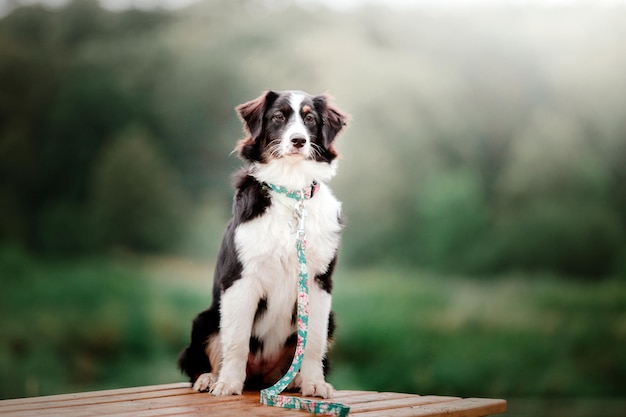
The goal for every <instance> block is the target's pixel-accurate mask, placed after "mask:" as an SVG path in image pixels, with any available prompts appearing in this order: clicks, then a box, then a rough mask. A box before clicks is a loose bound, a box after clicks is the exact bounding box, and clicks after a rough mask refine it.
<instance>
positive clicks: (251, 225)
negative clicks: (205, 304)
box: [212, 159, 341, 397]
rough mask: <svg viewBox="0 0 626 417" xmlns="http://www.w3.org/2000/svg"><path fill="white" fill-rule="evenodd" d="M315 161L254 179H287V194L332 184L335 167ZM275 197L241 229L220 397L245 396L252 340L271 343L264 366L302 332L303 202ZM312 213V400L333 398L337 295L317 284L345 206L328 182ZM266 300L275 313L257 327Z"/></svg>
mask: <svg viewBox="0 0 626 417" xmlns="http://www.w3.org/2000/svg"><path fill="white" fill-rule="evenodd" d="M308 162H309V161H300V164H303V166H302V165H300V166H299V167H292V166H291V165H292V163H291V162H288V161H285V160H284V159H280V160H274V161H272V162H270V163H269V164H263V165H260V164H259V165H257V166H255V169H254V171H253V172H254V175H255V176H256V177H257V179H258V180H259V181H274V180H276V179H278V178H276V177H279V178H280V179H281V181H276V182H277V183H278V184H281V185H282V184H287V185H286V186H287V187H290V186H298V187H304V186H305V185H310V183H311V182H312V179H311V177H317V178H320V177H322V178H329V177H331V176H332V174H334V171H335V167H331V166H324V165H322V164H320V163H315V162H313V163H311V164H308ZM325 165H327V164H325ZM286 173H289V174H291V175H285V174H286ZM271 198H272V205H271V206H270V207H269V208H268V209H267V211H266V212H265V213H264V214H263V215H262V216H259V217H257V218H255V219H254V220H251V221H249V222H246V223H243V224H241V225H240V226H239V227H238V228H237V229H236V231H235V244H236V247H237V254H238V256H239V260H240V262H241V264H242V265H243V266H244V267H243V271H242V277H241V279H239V280H237V281H236V282H235V283H234V284H233V285H232V286H231V287H230V288H229V289H228V290H227V291H226V292H225V293H224V294H223V296H222V304H221V307H222V310H221V317H222V325H221V335H220V336H221V340H222V352H223V361H222V364H221V371H220V375H219V379H218V381H217V383H215V384H214V385H213V387H212V392H213V393H214V394H216V395H227V394H233V393H235V394H238V393H241V390H242V388H243V383H244V380H245V377H246V375H245V371H246V362H247V360H248V353H249V342H248V341H249V339H250V337H251V336H252V335H254V336H257V337H259V338H260V339H262V340H263V341H264V348H263V351H262V352H263V353H262V357H261V358H260V359H265V360H271V359H272V358H273V357H274V356H275V355H277V354H278V353H279V352H280V350H281V348H282V344H283V343H284V341H285V340H286V339H287V338H288V337H289V336H290V335H291V334H292V333H293V332H294V331H295V327H294V326H292V325H291V317H292V313H293V306H294V305H295V303H296V296H297V281H298V270H299V264H298V258H297V254H296V248H295V245H296V235H295V223H294V204H295V201H294V200H293V199H291V198H288V197H286V196H284V195H280V194H277V193H271ZM305 206H306V208H307V212H308V216H307V218H306V224H305V230H306V237H307V249H306V257H307V268H308V273H309V277H310V278H309V283H310V289H309V293H310V304H309V310H310V316H309V335H308V339H307V346H306V349H305V354H304V359H303V363H302V368H301V372H300V375H299V378H298V380H297V381H296V384H297V385H298V386H300V387H301V388H302V391H303V394H305V395H318V396H323V397H328V396H330V395H331V394H332V387H331V386H330V385H329V384H327V383H326V382H325V381H324V375H323V368H322V359H323V358H324V355H325V354H326V350H327V346H326V345H327V329H328V315H329V313H330V308H331V296H330V294H328V293H327V292H325V291H324V290H322V289H321V288H320V287H319V285H318V284H317V283H316V282H315V281H314V278H315V276H316V275H319V274H323V273H325V272H326V270H327V267H328V265H329V263H330V262H331V261H332V259H333V257H334V256H335V254H336V252H337V249H338V246H339V240H340V236H339V233H340V230H341V225H340V224H339V217H340V214H341V203H340V202H339V201H338V200H337V199H336V198H335V197H334V196H333V194H332V193H331V191H330V189H329V188H328V187H327V186H326V185H325V184H324V183H320V188H319V190H318V191H317V193H316V194H315V196H314V197H313V198H312V199H310V200H306V202H305ZM263 297H265V298H266V299H267V300H268V305H267V310H266V312H265V313H264V315H263V316H262V317H261V318H260V319H259V320H257V322H256V324H255V326H254V328H252V324H253V322H254V316H255V312H256V309H257V306H258V302H259V300H260V299H261V298H263Z"/></svg>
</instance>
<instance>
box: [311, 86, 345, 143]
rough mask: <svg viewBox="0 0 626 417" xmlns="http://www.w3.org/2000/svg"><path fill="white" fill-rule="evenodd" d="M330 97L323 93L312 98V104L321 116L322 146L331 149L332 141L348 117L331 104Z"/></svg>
mask: <svg viewBox="0 0 626 417" xmlns="http://www.w3.org/2000/svg"><path fill="white" fill-rule="evenodd" d="M331 100H332V97H330V96H329V95H327V94H323V95H320V96H317V97H314V98H313V105H314V106H315V109H316V110H317V111H318V113H319V114H320V115H321V118H322V137H323V141H324V142H323V143H324V147H325V148H326V149H328V150H332V143H333V141H334V140H335V137H336V136H337V135H338V134H339V132H340V131H341V130H342V129H343V128H344V127H345V126H347V125H348V122H349V121H350V117H349V116H348V115H346V114H344V113H343V112H341V111H340V110H339V109H338V108H336V107H335V106H334V105H332V104H331Z"/></svg>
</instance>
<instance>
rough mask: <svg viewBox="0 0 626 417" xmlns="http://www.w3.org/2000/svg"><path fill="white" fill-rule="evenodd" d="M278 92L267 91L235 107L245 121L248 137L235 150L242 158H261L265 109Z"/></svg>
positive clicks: (252, 159)
mask: <svg viewBox="0 0 626 417" xmlns="http://www.w3.org/2000/svg"><path fill="white" fill-rule="evenodd" d="M277 97H278V94H277V93H275V92H273V91H271V90H270V91H266V92H265V93H263V94H261V95H260V96H259V97H257V98H255V99H254V100H250V101H248V102H247V103H243V104H240V105H239V106H237V107H235V111H236V112H237V114H238V115H239V117H240V118H241V120H242V121H243V123H244V131H245V132H246V137H245V138H244V139H242V140H240V141H239V142H238V143H237V147H236V148H235V151H237V153H238V154H239V156H240V157H241V158H244V159H248V160H250V161H260V160H261V154H262V152H261V148H260V144H259V142H260V140H259V139H260V138H261V136H262V135H263V123H264V122H263V118H264V115H265V109H267V108H268V107H269V106H271V105H272V103H274V101H275V100H276V98H277Z"/></svg>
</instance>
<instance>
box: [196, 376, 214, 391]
mask: <svg viewBox="0 0 626 417" xmlns="http://www.w3.org/2000/svg"><path fill="white" fill-rule="evenodd" d="M216 381H217V376H216V375H215V374H208V373H207V374H202V375H200V376H199V377H198V379H196V382H194V383H193V389H195V390H196V391H198V392H206V391H209V390H211V387H212V386H213V385H214V384H215V382H216Z"/></svg>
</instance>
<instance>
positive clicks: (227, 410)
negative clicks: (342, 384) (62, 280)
mask: <svg viewBox="0 0 626 417" xmlns="http://www.w3.org/2000/svg"><path fill="white" fill-rule="evenodd" d="M333 401H336V402H341V403H344V404H347V405H349V406H350V407H351V411H350V415H351V416H359V417H373V416H430V417H440V416H447V417H479V416H487V415H491V414H497V413H503V412H505V411H506V401H504V400H497V399H488V398H468V399H462V398H458V397H444V396H433V395H426V396H420V395H415V394H401V393H395V392H371V391H337V393H336V395H335V397H334V398H333ZM243 414H245V415H253V416H285V417H288V416H296V417H297V416H299V417H302V416H306V415H308V414H307V413H306V412H303V411H296V410H286V409H280V408H275V407H267V406H263V405H261V404H260V403H259V393H258V392H246V393H244V395H241V396H236V395H233V396H229V397H214V396H212V395H210V394H206V393H197V392H195V391H193V390H192V389H191V388H190V385H189V384H188V383H176V384H166V385H154V386H148V387H136V388H124V389H115V390H107V391H94V392H84V393H76V394H62V395H52V396H46V397H34V398H22V399H15V400H4V401H0V415H1V416H7V417H17V416H19V417H30V416H32V417H35V416H44V415H45V416H61V417H89V416H109V417H122V416H133V417H163V416H203V417H205V416H209V415H210V416H212V417H213V416H216V417H219V416H233V415H243Z"/></svg>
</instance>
